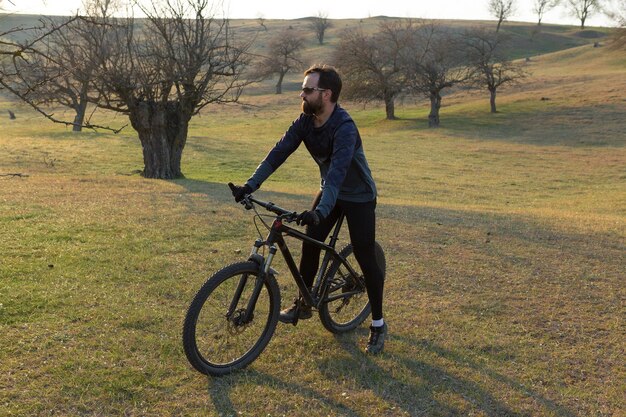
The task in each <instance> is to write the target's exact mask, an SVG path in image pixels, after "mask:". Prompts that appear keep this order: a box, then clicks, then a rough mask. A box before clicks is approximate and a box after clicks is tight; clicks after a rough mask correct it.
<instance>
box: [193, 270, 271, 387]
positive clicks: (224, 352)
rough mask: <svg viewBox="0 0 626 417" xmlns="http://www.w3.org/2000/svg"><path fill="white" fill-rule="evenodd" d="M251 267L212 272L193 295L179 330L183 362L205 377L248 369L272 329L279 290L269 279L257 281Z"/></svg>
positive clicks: (256, 272) (257, 271)
mask: <svg viewBox="0 0 626 417" xmlns="http://www.w3.org/2000/svg"><path fill="white" fill-rule="evenodd" d="M258 274H259V267H258V265H257V264H256V263H254V262H241V263H237V264H233V265H230V266H227V267H225V268H223V269H222V270H220V271H218V272H217V273H216V274H215V275H213V276H212V277H211V278H209V279H208V280H207V281H206V283H205V284H204V285H203V286H202V288H201V289H200V290H199V291H198V293H197V294H196V296H195V298H194V299H193V301H192V302H191V305H190V306H189V310H188V311H187V316H186V317H185V323H184V327H183V347H184V349H185V354H186V355H187V359H188V360H189V363H191V365H192V366H193V367H194V368H195V369H197V370H198V371H199V372H201V373H203V374H206V375H213V376H220V375H225V374H228V373H231V372H233V371H235V370H237V369H241V368H243V367H245V366H247V365H249V364H250V363H251V362H252V361H254V360H255V359H256V358H257V357H258V356H259V355H260V354H261V352H263V349H265V347H266V346H267V344H268V343H269V341H270V339H271V338H272V334H273V333H274V330H275V329H276V323H277V322H278V315H279V313H280V311H279V310H280V290H279V288H278V283H277V282H276V279H275V278H274V277H273V276H272V275H270V276H267V277H266V278H265V279H264V280H263V282H262V283H261V282H258V280H259V279H261V278H259V276H258ZM257 284H258V285H260V291H259V292H258V298H257V300H256V303H254V301H252V302H253V303H254V310H253V314H252V315H251V316H250V317H248V316H247V314H246V311H247V308H248V306H249V304H250V300H251V299H253V298H254V295H253V294H254V292H255V291H254V288H255V286H256V285H257Z"/></svg>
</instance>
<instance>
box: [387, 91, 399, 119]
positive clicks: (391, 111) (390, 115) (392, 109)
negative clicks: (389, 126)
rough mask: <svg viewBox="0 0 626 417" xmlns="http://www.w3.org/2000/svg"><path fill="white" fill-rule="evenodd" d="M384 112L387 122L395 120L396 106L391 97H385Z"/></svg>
mask: <svg viewBox="0 0 626 417" xmlns="http://www.w3.org/2000/svg"><path fill="white" fill-rule="evenodd" d="M385 112H386V114H387V120H396V106H395V100H394V98H393V97H385Z"/></svg>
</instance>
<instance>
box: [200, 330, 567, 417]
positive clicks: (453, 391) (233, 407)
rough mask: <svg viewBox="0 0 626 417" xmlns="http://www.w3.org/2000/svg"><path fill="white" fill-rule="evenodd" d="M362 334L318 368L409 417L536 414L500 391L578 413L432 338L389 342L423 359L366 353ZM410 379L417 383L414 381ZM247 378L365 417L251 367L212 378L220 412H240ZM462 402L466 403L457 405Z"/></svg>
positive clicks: (344, 341)
mask: <svg viewBox="0 0 626 417" xmlns="http://www.w3.org/2000/svg"><path fill="white" fill-rule="evenodd" d="M361 330H364V329H361ZM362 333H363V332H358V334H357V333H352V334H350V335H343V336H337V342H338V343H339V344H340V345H341V347H342V348H343V350H345V352H347V353H348V356H347V358H342V359H338V358H336V357H335V358H327V359H325V360H322V361H320V362H319V363H318V364H317V366H318V368H319V370H320V372H321V374H322V375H323V377H324V378H326V379H327V380H331V381H346V380H349V381H350V382H349V383H350V384H352V385H354V386H355V387H356V388H355V390H357V391H358V390H359V389H361V390H362V391H368V392H372V393H373V394H374V395H375V396H376V397H377V398H379V399H382V400H383V401H384V402H385V403H387V404H388V406H389V408H390V409H391V410H395V414H393V415H396V414H398V415H400V414H403V415H404V414H405V413H406V414H407V415H411V416H464V415H468V413H470V412H471V413H482V414H481V415H486V416H508V417H526V416H530V415H531V414H532V413H531V412H525V411H517V410H514V409H512V408H511V407H509V406H508V405H507V404H505V403H504V402H503V401H502V400H499V399H498V398H497V396H498V394H499V395H502V394H503V393H508V394H509V395H510V396H514V397H518V398H528V399H530V400H531V401H532V402H533V403H534V404H536V407H537V408H540V409H541V413H542V414H549V415H555V416H560V417H574V416H575V415H576V413H574V412H573V411H571V410H569V409H568V408H566V407H564V406H562V405H560V404H557V403H556V402H554V401H553V400H551V399H549V398H546V397H544V396H543V395H541V394H539V393H538V392H535V391H533V390H532V389H531V388H530V387H529V386H527V385H525V384H524V383H522V382H520V381H516V380H515V379H513V378H511V377H509V376H506V375H502V374H500V373H498V372H496V371H494V370H492V369H489V368H487V367H485V366H484V365H483V364H480V363H478V362H476V361H473V360H472V359H471V358H469V357H467V356H464V355H462V354H460V353H458V352H454V351H452V350H449V349H445V348H443V347H441V346H438V345H436V344H434V343H432V342H431V341H428V340H423V339H422V340H417V339H413V338H410V337H405V336H395V335H392V336H391V338H390V340H389V341H390V342H391V343H405V344H410V345H412V346H414V347H416V348H417V350H418V351H421V352H424V355H423V357H424V358H428V359H424V360H421V359H420V356H417V357H408V356H406V355H401V354H396V353H394V352H393V349H389V348H388V349H387V351H386V352H385V353H384V354H383V355H381V356H378V357H370V356H367V355H365V354H364V353H363V351H362V350H361V349H360V347H359V343H358V341H359V340H360V339H362V338H363V334H362ZM391 343H389V344H391ZM438 360H445V361H446V362H447V363H448V364H449V365H448V366H447V368H449V369H454V370H455V371H456V370H459V369H467V370H469V371H470V372H472V373H474V375H472V379H470V378H467V377H465V378H464V377H460V376H459V375H458V374H459V372H454V373H452V372H449V371H447V370H445V369H443V368H442V367H440V366H437V365H434V363H435V362H437V361H438ZM396 375H400V376H396ZM475 375H478V376H479V378H480V379H481V380H491V382H494V383H493V384H491V386H495V387H497V391H498V392H497V393H492V392H490V391H489V390H488V389H487V388H486V387H483V386H482V385H481V384H480V383H479V382H476V381H475V380H476V379H477V378H476V377H475ZM409 380H414V381H419V382H417V383H416V382H413V383H412V382H409ZM244 381H245V383H246V384H247V385H253V386H259V387H268V386H269V387H272V388H273V389H275V390H278V391H280V392H282V393H283V395H297V396H299V397H300V398H303V399H304V400H305V401H308V402H310V404H311V405H313V404H317V405H318V406H320V405H321V406H324V407H328V408H330V409H331V410H332V412H334V413H336V415H341V416H360V415H362V413H361V412H360V411H359V410H358V409H353V408H351V407H350V406H349V405H346V404H344V403H341V402H339V401H337V400H335V399H333V398H331V397H329V396H328V395H326V394H324V393H323V392H320V391H319V390H316V389H314V388H312V387H311V386H310V385H305V384H300V383H294V382H291V381H285V380H283V379H280V378H277V377H275V376H273V375H270V374H267V373H264V372H259V371H256V370H252V369H250V370H245V371H242V372H240V373H238V374H235V375H230V376H226V377H222V378H215V379H213V378H208V380H207V385H208V387H207V390H208V394H209V396H210V402H211V403H212V406H213V407H214V409H215V410H218V412H219V413H220V415H237V414H238V413H240V412H242V407H245V404H234V403H233V401H232V400H231V395H232V390H233V388H235V387H237V386H238V385H240V384H241V383H243V382H244ZM335 394H337V393H335ZM459 401H462V402H463V404H459ZM288 407H289V405H285V408H286V409H285V410H284V411H287V412H288V411H289V410H288ZM535 411H536V410H535ZM333 415H334V414H333Z"/></svg>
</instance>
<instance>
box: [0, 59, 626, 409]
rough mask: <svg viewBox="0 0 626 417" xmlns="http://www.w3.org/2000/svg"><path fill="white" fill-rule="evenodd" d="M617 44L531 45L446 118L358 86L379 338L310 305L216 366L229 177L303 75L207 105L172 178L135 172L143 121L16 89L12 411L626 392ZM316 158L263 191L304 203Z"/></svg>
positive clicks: (7, 308)
mask: <svg viewBox="0 0 626 417" xmlns="http://www.w3.org/2000/svg"><path fill="white" fill-rule="evenodd" d="M620 60H621V61H620ZM622 63H623V58H620V56H619V55H617V52H610V51H608V50H605V49H603V48H595V49H591V48H588V49H579V50H573V51H568V52H563V53H561V54H560V55H559V54H555V55H552V56H545V57H538V58H536V59H533V61H532V66H533V73H534V75H533V78H531V79H530V83H529V84H528V86H527V87H525V88H523V89H521V88H520V89H519V90H511V91H507V92H503V93H502V94H501V97H500V106H501V107H500V108H501V113H499V114H496V115H490V114H488V103H487V97H486V96H482V95H480V94H478V95H467V96H464V97H463V99H461V96H460V95H459V96H453V97H447V98H446V99H445V102H444V104H448V105H447V106H446V107H445V108H444V109H442V124H443V127H442V128H441V129H437V130H429V129H428V128H426V119H425V117H426V114H427V113H426V111H427V109H426V108H425V107H424V106H422V104H421V103H420V105H419V106H413V105H404V106H402V107H401V108H400V109H399V115H400V116H401V117H402V119H401V120H399V121H396V122H389V121H385V120H383V119H384V112H383V110H382V109H379V108H362V107H360V106H355V105H352V104H350V103H346V107H349V109H350V110H351V112H352V113H353V115H354V117H355V118H356V119H357V122H358V124H359V126H360V128H361V133H362V135H363V137H364V141H365V148H366V152H367V154H368V158H369V160H370V163H371V165H372V168H373V171H374V173H375V176H376V178H377V181H378V184H379V187H380V198H379V211H378V213H379V227H378V239H379V240H380V241H381V242H382V243H383V246H384V247H385V249H386V253H387V262H388V278H387V283H386V307H385V308H386V319H387V321H388V322H389V324H390V330H391V333H390V338H389V340H388V343H387V348H386V352H385V354H383V355H381V356H379V357H368V356H365V355H363V353H362V343H363V341H364V339H365V337H366V334H367V331H366V328H365V327H362V328H360V329H358V330H357V331H356V332H355V333H354V334H350V335H346V336H342V337H334V336H333V335H331V334H329V333H328V332H326V331H325V330H324V329H323V328H322V326H321V325H320V323H319V322H318V321H317V320H316V319H314V320H311V321H308V322H301V323H300V324H299V325H298V326H297V327H295V328H294V327H292V326H281V327H279V328H278V329H277V332H276V335H275V337H274V339H273V340H272V342H271V343H270V345H269V347H268V349H267V350H266V351H265V352H264V353H263V355H262V356H261V357H260V358H259V359H258V360H257V361H256V362H255V363H254V364H253V365H252V366H251V367H250V368H248V369H247V370H245V371H243V372H240V373H237V374H235V375H232V376H229V377H225V378H221V379H207V378H205V377H202V376H200V375H199V374H197V373H195V372H194V371H193V370H192V369H191V368H190V366H189V365H188V364H187V363H186V360H185V357H184V354H183V352H182V346H181V341H180V333H181V325H182V320H183V317H184V314H185V310H186V307H187V305H188V303H189V302H190V300H191V298H192V297H193V294H194V292H195V291H196V290H197V289H198V288H199V287H200V285H201V284H202V282H203V281H204V280H205V279H206V278H207V277H208V276H209V275H210V273H211V272H212V271H215V270H216V269H217V268H219V267H220V266H221V265H224V264H226V263H230V262H233V261H235V260H239V259H241V258H242V257H244V256H245V253H247V251H248V249H249V245H250V244H251V243H252V241H253V240H254V237H255V231H254V229H253V226H252V224H251V222H250V216H249V213H248V212H244V211H243V210H242V209H241V208H240V207H239V206H237V205H235V204H233V203H232V201H231V197H230V196H229V193H228V191H227V187H226V186H225V185H224V184H225V183H226V182H227V181H235V182H237V181H243V180H245V179H246V178H247V176H248V175H249V174H250V172H251V171H252V170H253V169H254V167H255V166H256V164H257V163H258V161H259V160H260V158H261V157H262V156H263V155H264V154H265V152H266V151H267V149H268V148H269V147H270V146H271V145H272V144H273V143H274V142H275V141H276V139H277V137H278V136H279V135H280V134H281V133H282V131H283V130H284V129H285V128H286V126H288V124H289V122H290V120H291V119H293V118H294V117H295V116H296V115H295V112H296V111H297V109H296V107H295V106H296V105H295V102H294V100H295V95H292V96H289V95H284V96H283V97H276V96H274V95H271V94H268V95H260V96H254V97H247V99H249V101H250V102H251V103H253V104H256V103H258V104H261V106H260V107H248V108H243V109H242V108H227V109H211V111H210V112H207V114H204V115H202V117H200V118H197V119H195V121H194V126H193V128H192V130H191V132H190V138H189V144H188V146H187V148H186V150H185V153H184V161H183V171H184V172H185V174H186V176H187V178H186V179H184V180H177V181H153V180H146V179H143V178H140V177H138V176H137V175H136V174H133V171H134V170H137V169H140V168H141V165H142V162H141V152H140V146H139V144H138V143H137V141H136V139H134V138H133V135H132V132H127V133H124V134H123V135H120V136H112V135H109V134H105V133H102V134H97V133H86V134H81V135H75V134H72V133H71V132H69V131H67V130H64V129H63V128H60V127H58V126H54V125H51V124H48V123H46V122H43V121H41V119H39V118H37V117H36V116H35V115H33V114H30V113H29V112H27V111H26V110H24V109H21V108H20V109H18V110H19V111H18V112H17V114H18V120H17V121H13V122H9V121H8V119H3V120H2V121H0V126H1V127H2V130H3V135H2V137H0V144H1V148H2V150H3V151H2V153H0V174H4V173H22V174H24V175H25V176H24V177H0V228H1V230H2V236H3V239H2V240H1V241H0V253H1V254H2V258H1V259H2V262H1V264H0V335H1V336H0V393H1V396H0V410H2V412H1V413H0V414H2V415H15V416H22V415H41V416H44V415H46V416H47V415H68V416H69V415H72V416H74V415H85V416H100V415H103V416H104V415H107V416H108V415H164V416H165V415H167V416H170V415H211V416H233V415H246V416H247V415H250V416H258V415H272V416H276V415H289V416H305V415H307V416H308V415H320V416H322V415H323V416H326V415H329V416H371V415H383V416H451V415H458V416H539V415H541V416H618V415H621V413H623V410H624V409H625V408H626V404H625V403H624V398H623V393H624V390H625V389H626V385H625V383H624V381H625V380H626V370H625V368H624V361H623V357H624V348H625V345H624V340H625V336H626V329H625V327H624V321H623V320H624V313H625V312H626V311H625V308H624V307H625V306H624V301H625V300H626V292H625V288H624V271H625V270H626V258H625V255H624V254H625V253H626V251H625V249H626V220H625V219H626V210H625V207H626V189H625V188H624V184H625V183H626V171H625V170H624V167H625V166H626V151H625V147H624V146H625V144H626V137H625V136H624V133H623V132H624V131H625V130H626V129H625V128H626V126H625V123H624V120H626V111H625V110H624V109H625V107H624V100H625V99H626V96H625V95H624V93H623V92H624V91H626V89H625V88H623V86H624V82H625V81H624V80H626V77H624V75H626V74H625V70H624V68H625V67H624V66H623V65H621V64H622ZM582 81H584V83H582ZM607 81H608V82H607ZM542 96H545V97H549V98H550V100H548V101H541V100H540V98H541V97H542ZM12 106H14V105H12ZM2 108H6V106H5V105H4V104H3V106H2ZM313 165H314V164H313V163H312V162H311V161H310V158H309V157H308V156H307V155H306V154H305V152H303V151H298V152H297V153H296V154H295V155H294V157H293V158H292V159H290V161H289V162H288V163H287V164H286V165H285V166H283V167H282V168H281V170H280V171H279V172H278V173H276V175H275V176H274V177H272V179H271V181H269V182H268V183H267V184H266V185H265V186H264V187H263V191H262V192H261V195H262V196H263V197H266V198H269V199H271V200H272V201H275V202H276V203H278V204H280V205H282V206H285V207H293V208H294V209H296V210H300V209H303V208H305V207H307V206H308V204H309V201H310V198H311V194H312V193H313V192H314V190H315V183H316V180H314V179H315V178H316V176H317V172H316V168H315V167H314V166H313ZM26 175H27V176H26ZM312 179H313V180H312ZM277 268H278V269H279V271H281V272H283V273H282V274H281V275H280V276H279V281H280V284H281V289H282V291H283V298H284V299H285V300H286V302H288V301H289V300H290V298H291V296H292V295H293V294H294V286H293V284H291V283H290V281H289V279H288V276H287V271H286V269H285V268H284V267H282V266H281V264H278V266H277Z"/></svg>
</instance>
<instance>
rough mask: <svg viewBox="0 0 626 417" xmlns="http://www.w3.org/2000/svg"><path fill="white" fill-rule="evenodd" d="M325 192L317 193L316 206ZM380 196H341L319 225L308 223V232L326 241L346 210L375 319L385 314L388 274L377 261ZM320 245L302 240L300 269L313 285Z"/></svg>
mask: <svg viewBox="0 0 626 417" xmlns="http://www.w3.org/2000/svg"><path fill="white" fill-rule="evenodd" d="M320 197H321V193H320V194H318V195H317V197H315V200H314V202H313V208H315V207H316V206H317V204H318V203H319V201H320ZM375 210H376V200H373V201H370V202H367V203H353V202H350V201H344V200H337V204H335V207H334V208H333V210H332V211H331V212H330V214H329V215H328V217H326V218H325V219H324V220H322V222H320V224H319V225H317V226H308V227H307V228H306V234H307V235H308V236H310V237H312V238H313V239H316V240H321V241H324V240H326V237H328V234H329V233H330V231H331V230H332V228H333V226H334V225H335V223H336V222H337V219H338V218H339V215H340V214H341V212H342V211H343V212H344V213H345V215H346V220H347V221H348V230H349V232H350V242H351V243H352V248H353V249H354V257H355V258H356V260H357V262H358V263H359V266H360V267H361V270H362V271H363V275H364V277H365V286H366V288H367V296H368V298H369V301H370V304H371V306H372V319H374V320H380V319H382V318H383V286H384V279H385V277H384V274H383V271H381V269H380V267H379V266H378V264H377V263H376V247H375V244H374V243H375V240H376V212H375ZM319 259H320V249H319V248H316V247H315V246H312V245H309V244H307V243H303V244H302V258H301V259H300V273H301V274H302V277H303V278H304V282H305V283H306V284H307V286H309V287H311V286H312V285H313V280H314V279H315V274H317V269H318V267H319Z"/></svg>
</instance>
